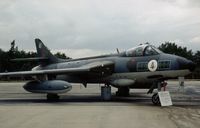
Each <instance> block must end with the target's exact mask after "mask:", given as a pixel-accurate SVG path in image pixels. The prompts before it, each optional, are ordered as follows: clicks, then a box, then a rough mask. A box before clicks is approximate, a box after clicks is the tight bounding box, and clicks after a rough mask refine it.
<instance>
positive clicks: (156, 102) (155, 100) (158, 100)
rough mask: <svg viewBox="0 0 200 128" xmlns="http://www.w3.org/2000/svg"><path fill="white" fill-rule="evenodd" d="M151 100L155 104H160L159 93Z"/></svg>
mask: <svg viewBox="0 0 200 128" xmlns="http://www.w3.org/2000/svg"><path fill="white" fill-rule="evenodd" d="M151 100H152V102H153V104H155V105H160V99H159V96H158V93H155V94H153V96H152V98H151Z"/></svg>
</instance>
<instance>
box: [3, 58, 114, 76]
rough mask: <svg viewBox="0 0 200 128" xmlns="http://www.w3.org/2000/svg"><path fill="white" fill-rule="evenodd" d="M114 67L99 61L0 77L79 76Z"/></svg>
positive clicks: (106, 71) (109, 63)
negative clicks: (74, 66) (75, 66)
mask: <svg viewBox="0 0 200 128" xmlns="http://www.w3.org/2000/svg"><path fill="white" fill-rule="evenodd" d="M113 67H114V62H111V61H101V62H92V63H89V64H86V65H83V66H80V67H77V68H63V69H45V70H35V71H20V72H7V73H0V77H3V76H9V77H17V76H37V75H48V74H54V75H61V74H79V73H93V72H94V73H111V72H112V71H111V70H113Z"/></svg>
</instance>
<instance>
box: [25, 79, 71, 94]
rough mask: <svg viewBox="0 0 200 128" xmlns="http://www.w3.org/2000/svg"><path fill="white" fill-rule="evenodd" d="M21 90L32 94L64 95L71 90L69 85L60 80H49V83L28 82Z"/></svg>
mask: <svg viewBox="0 0 200 128" xmlns="http://www.w3.org/2000/svg"><path fill="white" fill-rule="evenodd" d="M23 88H24V89H25V90H26V91H28V92H33V93H51V94H58V93H65V92H68V91H70V90H71V89H72V86H71V84H70V83H68V82H66V81H62V80H50V81H37V80H34V81H30V82H28V83H26V84H25V85H24V86H23Z"/></svg>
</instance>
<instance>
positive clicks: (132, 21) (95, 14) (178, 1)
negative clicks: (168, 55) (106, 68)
mask: <svg viewBox="0 0 200 128" xmlns="http://www.w3.org/2000/svg"><path fill="white" fill-rule="evenodd" d="M35 38H40V39H41V40H42V41H43V42H44V43H45V45H47V46H48V47H49V49H51V50H52V51H54V52H55V51H61V52H65V53H66V54H67V55H68V56H70V57H74V58H77V57H84V56H92V55H98V54H103V53H112V52H116V51H115V49H116V48H119V49H121V50H125V49H128V48H131V47H134V46H136V45H138V44H140V43H145V42H150V43H151V44H153V45H155V46H159V45H160V44H161V43H163V42H165V41H175V42H176V43H178V45H182V46H186V47H188V48H189V49H193V51H195V50H200V0H1V1H0V48H1V49H4V50H8V49H9V48H10V42H11V41H12V40H14V39H15V40H16V45H17V46H18V47H19V49H23V50H35V44H34V39H35Z"/></svg>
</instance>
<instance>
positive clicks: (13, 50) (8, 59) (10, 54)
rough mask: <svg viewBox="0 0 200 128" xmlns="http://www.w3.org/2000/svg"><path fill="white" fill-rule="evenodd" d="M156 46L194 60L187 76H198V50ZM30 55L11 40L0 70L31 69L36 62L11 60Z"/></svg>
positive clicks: (167, 44) (171, 44) (1, 57)
mask: <svg viewBox="0 0 200 128" xmlns="http://www.w3.org/2000/svg"><path fill="white" fill-rule="evenodd" d="M158 48H159V49H160V50H161V51H163V52H165V53H169V54H175V55H178V56H182V57H185V58H187V59H190V60H192V61H194V62H195V63H196V64H197V68H196V71H195V72H194V73H193V74H192V75H190V76H189V78H200V51H195V52H193V51H192V50H188V49H187V47H182V46H178V45H177V44H176V43H175V42H165V43H162V44H161V45H160V46H159V47H158ZM54 55H55V56H57V57H58V58H62V59H70V58H69V57H67V56H66V55H65V54H64V53H61V52H57V53H56V54H54ZM31 57H37V53H36V52H26V51H24V50H19V49H18V47H17V46H15V41H13V42H11V47H10V49H9V50H8V51H4V50H2V49H0V72H11V71H26V70H31V69H32V68H33V67H34V66H36V65H38V63H37V62H34V61H32V62H26V63H24V62H20V61H17V62H12V59H15V58H31Z"/></svg>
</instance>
